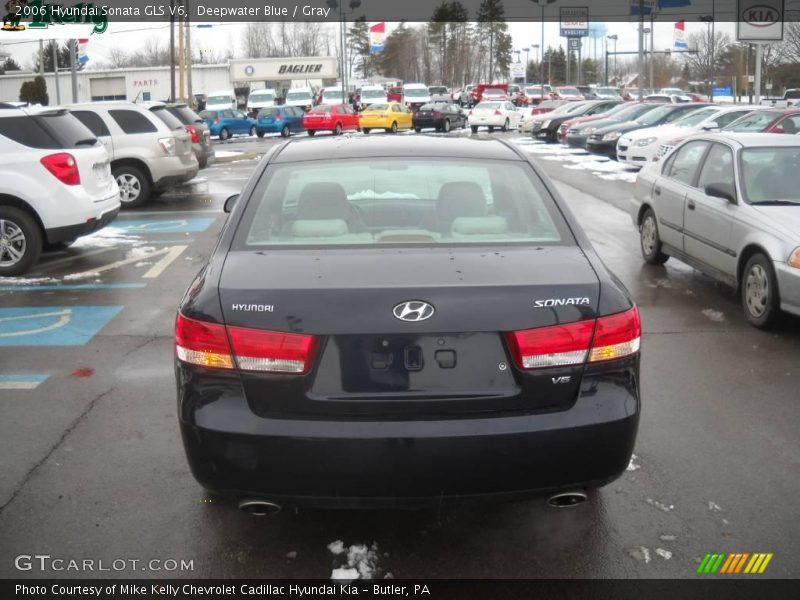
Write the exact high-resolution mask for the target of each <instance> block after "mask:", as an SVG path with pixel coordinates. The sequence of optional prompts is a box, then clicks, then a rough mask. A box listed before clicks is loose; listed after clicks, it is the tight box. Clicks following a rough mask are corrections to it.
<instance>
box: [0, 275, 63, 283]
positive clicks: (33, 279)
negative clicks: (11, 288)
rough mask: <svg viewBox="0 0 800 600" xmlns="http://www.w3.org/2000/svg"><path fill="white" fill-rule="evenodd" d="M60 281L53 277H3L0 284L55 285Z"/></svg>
mask: <svg viewBox="0 0 800 600" xmlns="http://www.w3.org/2000/svg"><path fill="white" fill-rule="evenodd" d="M57 281H58V279H53V278H52V277H3V278H2V279H0V283H2V284H3V285H34V284H40V283H54V282H57Z"/></svg>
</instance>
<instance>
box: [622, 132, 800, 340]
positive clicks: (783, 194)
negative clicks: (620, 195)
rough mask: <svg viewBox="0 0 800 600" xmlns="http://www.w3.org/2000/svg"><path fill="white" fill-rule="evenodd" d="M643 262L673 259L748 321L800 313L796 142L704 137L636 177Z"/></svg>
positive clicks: (799, 154) (799, 156) (634, 210)
mask: <svg viewBox="0 0 800 600" xmlns="http://www.w3.org/2000/svg"><path fill="white" fill-rule="evenodd" d="M634 195H635V198H634V200H633V202H632V206H631V216H632V217H633V221H634V224H635V225H636V226H637V227H638V228H639V231H640V241H641V250H642V256H643V257H644V260H645V261H646V262H648V263H650V264H663V263H664V262H666V260H667V259H668V258H669V257H670V256H673V257H675V258H676V259H678V260H681V261H683V262H685V263H687V264H689V265H690V266H692V267H694V268H696V269H698V270H700V271H702V272H704V273H706V274H707V275H710V276H711V277H713V278H715V279H718V280H720V281H722V282H724V283H727V284H729V285H731V286H733V287H735V288H737V289H738V290H739V291H740V293H741V298H742V305H743V307H744V313H745V316H746V317H747V320H748V321H749V322H750V323H751V324H753V325H755V326H756V327H768V326H769V325H771V324H773V323H774V322H775V319H776V317H777V316H778V314H779V313H780V311H781V310H782V311H785V312H787V313H792V314H795V315H800V139H798V137H797V136H789V135H777V134H762V133H737V134H734V133H731V134H725V133H721V134H720V133H717V134H700V135H697V136H694V137H691V138H687V139H686V140H685V141H684V142H683V143H682V144H681V145H679V146H677V147H676V148H675V150H674V151H673V152H671V153H670V154H668V155H667V156H666V157H664V158H663V159H661V160H660V161H659V162H657V163H651V164H650V165H648V166H647V167H645V168H644V169H642V171H641V172H640V173H639V176H638V177H637V180H636V188H635V194H634Z"/></svg>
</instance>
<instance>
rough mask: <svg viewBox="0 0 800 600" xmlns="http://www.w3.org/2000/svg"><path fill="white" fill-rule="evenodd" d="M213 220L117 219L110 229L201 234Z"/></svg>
mask: <svg viewBox="0 0 800 600" xmlns="http://www.w3.org/2000/svg"><path fill="white" fill-rule="evenodd" d="M213 222H214V219H213V218H203V217H192V218H189V219H159V220H153V219H147V220H144V219H142V220H138V219H130V220H129V219H117V220H116V221H114V222H113V223H112V224H111V225H109V227H110V228H111V229H116V230H117V231H122V232H125V233H130V234H136V233H199V232H201V231H205V230H206V229H208V228H209V227H210V226H211V224H212V223H213Z"/></svg>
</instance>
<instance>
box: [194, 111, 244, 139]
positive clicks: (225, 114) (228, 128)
mask: <svg viewBox="0 0 800 600" xmlns="http://www.w3.org/2000/svg"><path fill="white" fill-rule="evenodd" d="M200 118H201V119H203V120H205V122H206V123H207V124H208V128H209V130H210V131H211V135H213V136H217V137H219V139H221V140H227V139H228V138H229V137H231V136H232V135H255V134H256V120H255V119H251V118H250V117H248V116H247V115H246V114H244V113H243V112H242V111H240V110H231V109H229V108H228V109H221V110H204V111H203V112H201V113H200Z"/></svg>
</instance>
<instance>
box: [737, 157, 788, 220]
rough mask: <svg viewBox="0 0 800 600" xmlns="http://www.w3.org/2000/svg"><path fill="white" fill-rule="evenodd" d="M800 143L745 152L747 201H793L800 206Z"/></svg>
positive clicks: (744, 187)
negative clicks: (798, 166) (799, 165)
mask: <svg viewBox="0 0 800 600" xmlns="http://www.w3.org/2000/svg"><path fill="white" fill-rule="evenodd" d="M798 164H800V146H786V147H778V148H745V149H744V150H742V151H741V165H742V188H743V190H744V193H745V202H747V203H749V204H758V203H760V202H766V203H769V202H778V201H780V202H792V203H795V204H797V205H798V206H800V169H798V168H797V165H798Z"/></svg>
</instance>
